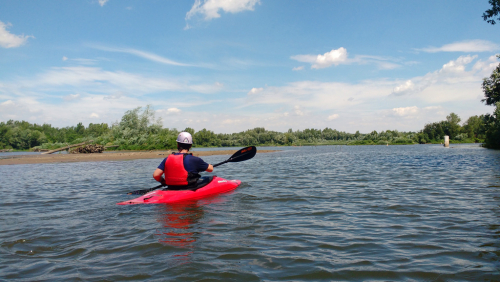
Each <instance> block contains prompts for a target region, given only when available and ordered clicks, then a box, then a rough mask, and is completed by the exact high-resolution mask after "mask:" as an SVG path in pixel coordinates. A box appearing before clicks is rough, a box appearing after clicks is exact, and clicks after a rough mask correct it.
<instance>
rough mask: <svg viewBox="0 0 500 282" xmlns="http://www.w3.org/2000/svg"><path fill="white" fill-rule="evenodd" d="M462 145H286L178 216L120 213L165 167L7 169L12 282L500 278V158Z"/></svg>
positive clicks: (3, 222)
mask: <svg viewBox="0 0 500 282" xmlns="http://www.w3.org/2000/svg"><path fill="white" fill-rule="evenodd" d="M452 146H453V148H444V147H442V146H439V145H413V146H321V147H319V146H318V147H281V148H278V149H279V150H282V151H280V152H276V153H269V154H257V156H256V157H255V158H254V159H252V160H249V161H245V162H240V163H227V164H224V165H222V166H220V167H217V168H216V172H215V174H217V175H218V176H221V177H224V178H227V179H240V180H242V185H241V186H240V187H239V188H238V189H237V190H235V191H234V192H232V193H229V194H224V195H220V196H217V197H214V198H211V199H206V200H200V201H197V202H191V203H184V204H177V205H134V206H117V205H115V203H117V202H120V201H124V200H127V199H131V198H132V197H133V196H129V195H126V194H125V193H126V192H128V191H132V190H136V189H141V188H149V187H153V186H156V185H157V183H156V182H154V180H152V176H151V175H152V172H153V171H154V169H155V168H156V167H157V166H158V164H159V163H160V161H161V160H160V159H158V160H134V161H119V162H94V163H91V162H87V163H64V164H33V165H13V166H0V178H1V181H0V191H1V195H2V199H1V201H0V204H1V205H0V226H1V228H0V257H1V259H0V260H1V263H0V280H5V281H122V280H127V281H215V280H223V281H490V280H496V281H498V280H500V220H499V219H500V152H499V151H493V150H487V149H483V148H480V147H479V146H477V145H452ZM266 149H267V148H266ZM227 157H228V156H210V157H206V158H204V159H205V160H206V161H207V162H210V163H217V162H220V161H223V160H225V159H226V158H227Z"/></svg>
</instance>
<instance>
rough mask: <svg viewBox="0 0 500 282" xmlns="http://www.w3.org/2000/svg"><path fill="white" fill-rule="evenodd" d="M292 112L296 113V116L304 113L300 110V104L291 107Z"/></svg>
mask: <svg viewBox="0 0 500 282" xmlns="http://www.w3.org/2000/svg"><path fill="white" fill-rule="evenodd" d="M293 112H294V114H296V115H298V116H303V115H304V112H303V111H302V110H301V108H300V106H295V107H293Z"/></svg>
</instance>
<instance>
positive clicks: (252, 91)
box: [248, 88, 264, 95]
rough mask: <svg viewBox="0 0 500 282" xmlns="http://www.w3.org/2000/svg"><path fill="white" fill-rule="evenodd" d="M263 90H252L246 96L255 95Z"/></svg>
mask: <svg viewBox="0 0 500 282" xmlns="http://www.w3.org/2000/svg"><path fill="white" fill-rule="evenodd" d="M263 90H264V88H252V89H251V90H250V91H249V92H248V95H252V94H257V93H259V92H262V91H263Z"/></svg>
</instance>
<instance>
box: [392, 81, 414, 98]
mask: <svg viewBox="0 0 500 282" xmlns="http://www.w3.org/2000/svg"><path fill="white" fill-rule="evenodd" d="M414 88H415V84H413V82H412V81H411V80H407V81H406V82H405V83H403V84H401V85H398V86H396V87H395V88H394V90H393V91H392V93H393V94H396V95H399V94H403V93H408V92H411V91H412V90H413V89H414Z"/></svg>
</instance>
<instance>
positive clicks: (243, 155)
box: [227, 146, 257, 163]
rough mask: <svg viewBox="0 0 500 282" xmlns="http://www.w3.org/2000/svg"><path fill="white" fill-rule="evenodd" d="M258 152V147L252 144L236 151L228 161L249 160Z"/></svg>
mask: <svg viewBox="0 0 500 282" xmlns="http://www.w3.org/2000/svg"><path fill="white" fill-rule="evenodd" d="M255 154H257V148H256V147H255V146H250V147H246V148H243V149H241V150H239V151H238V152H236V153H234V154H233V155H232V156H231V157H230V158H229V159H228V160H227V161H228V162H232V163H236V162H242V161H246V160H249V159H251V158H253V157H254V156H255Z"/></svg>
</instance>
